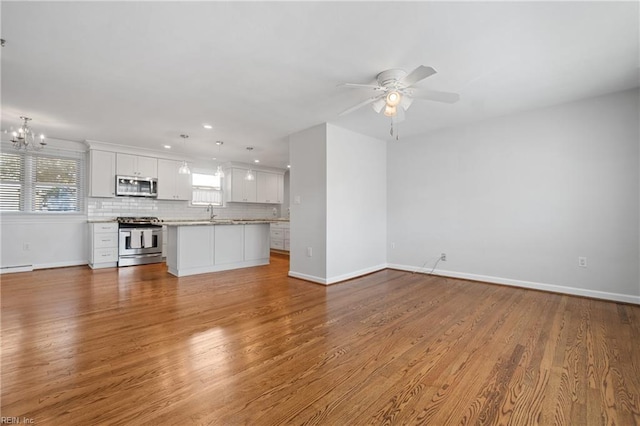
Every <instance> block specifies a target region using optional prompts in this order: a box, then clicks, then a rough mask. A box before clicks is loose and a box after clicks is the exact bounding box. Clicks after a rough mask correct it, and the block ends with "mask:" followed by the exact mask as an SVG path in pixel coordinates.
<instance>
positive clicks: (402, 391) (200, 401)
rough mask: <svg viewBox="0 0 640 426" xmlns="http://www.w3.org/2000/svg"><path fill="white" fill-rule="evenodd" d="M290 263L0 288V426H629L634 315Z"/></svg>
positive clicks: (610, 306)
mask: <svg viewBox="0 0 640 426" xmlns="http://www.w3.org/2000/svg"><path fill="white" fill-rule="evenodd" d="M287 269H288V259H287V258H286V257H282V256H274V257H273V258H272V264H271V265H268V266H261V267H256V268H249V269H245V270H238V271H229V272H220V273H215V274H207V275H202V276H192V277H183V278H176V277H173V276H171V275H169V274H168V273H167V272H166V267H165V265H164V264H156V265H146V266H138V267H129V268H120V269H105V270H96V271H92V270H90V269H89V268H87V267H74V268H64V269H54V270H41V271H35V272H29V273H19V274H9V275H3V276H1V279H2V284H1V291H2V294H1V296H2V383H1V386H2V401H1V408H2V413H1V414H2V416H12V417H20V418H21V419H22V418H23V417H26V418H30V419H33V420H34V424H38V425H62V424H64V425H76V424H77V425H106V424H109V425H117V424H122V425H124V424H127V425H139V424H149V425H161V424H167V425H177V424H212V425H235V424H249V425H275V424H321V425H360V424H430V425H447V424H470V425H477V424H513V425H533V424H543V425H600V424H607V425H614V424H616V425H638V424H640V350H639V349H640V306H634V305H625V304H619V303H613V302H605V301H597V300H590V299H584V298H577V297H572V296H564V295H556V294H548V293H542V292H537V291H530V290H524V289H516V288H509V287H502V286H496V285H489V284H482V283H474V282H467V281H461V280H455V279H444V278H441V277H430V276H426V275H421V274H411V273H407V272H401V271H394V270H386V271H382V272H378V273H375V274H371V275H368V276H366V277H362V278H359V279H355V280H351V281H348V282H345V283H341V284H337V285H334V286H330V287H324V286H320V285H316V284H312V283H308V282H304V281H300V280H297V279H293V278H288V277H286V272H287Z"/></svg>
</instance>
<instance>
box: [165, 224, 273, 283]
mask: <svg viewBox="0 0 640 426" xmlns="http://www.w3.org/2000/svg"><path fill="white" fill-rule="evenodd" d="M269 224H270V222H269V221H257V220H250V221H245V220H214V221H184V222H164V223H163V225H165V226H166V227H167V258H166V261H167V267H168V271H169V273H170V274H172V275H175V276H177V277H184V276H188V275H196V274H204V273H208V272H217V271H225V270H229V269H238V268H248V267H250V266H258V265H267V264H269V252H270V250H269V246H270V244H269V238H270V237H269V233H270V231H269V226H270V225H269Z"/></svg>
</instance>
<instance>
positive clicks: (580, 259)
mask: <svg viewBox="0 0 640 426" xmlns="http://www.w3.org/2000/svg"><path fill="white" fill-rule="evenodd" d="M578 266H579V267H581V268H586V267H587V258H586V257H583V256H579V257H578Z"/></svg>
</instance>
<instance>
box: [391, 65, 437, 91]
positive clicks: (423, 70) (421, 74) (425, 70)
mask: <svg viewBox="0 0 640 426" xmlns="http://www.w3.org/2000/svg"><path fill="white" fill-rule="evenodd" d="M436 72H437V71H436V70H434V69H433V68H431V67H425V66H424V65H420V66H419V67H418V68H416V69H415V70H413V71H411V73H409V75H407V76H406V77H405V78H403V79H402V80H400V84H402V85H403V86H404V87H409V86H413V85H414V84H416V83H417V82H419V81H420V80H424V79H425V78H427V77H429V76H432V75H433V74H435V73H436Z"/></svg>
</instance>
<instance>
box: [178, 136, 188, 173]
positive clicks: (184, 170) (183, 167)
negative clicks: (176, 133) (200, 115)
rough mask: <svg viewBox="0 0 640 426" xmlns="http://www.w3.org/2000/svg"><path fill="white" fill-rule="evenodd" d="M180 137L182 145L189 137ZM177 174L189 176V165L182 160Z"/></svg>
mask: <svg viewBox="0 0 640 426" xmlns="http://www.w3.org/2000/svg"><path fill="white" fill-rule="evenodd" d="M180 137H181V138H182V141H183V144H184V141H185V140H186V139H187V138H188V137H189V135H180ZM178 173H179V174H181V175H190V174H191V169H189V165H188V164H187V160H183V161H182V165H181V166H180V168H179V169H178Z"/></svg>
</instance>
